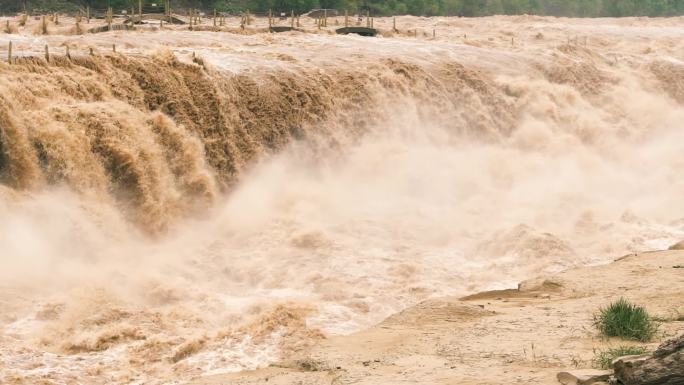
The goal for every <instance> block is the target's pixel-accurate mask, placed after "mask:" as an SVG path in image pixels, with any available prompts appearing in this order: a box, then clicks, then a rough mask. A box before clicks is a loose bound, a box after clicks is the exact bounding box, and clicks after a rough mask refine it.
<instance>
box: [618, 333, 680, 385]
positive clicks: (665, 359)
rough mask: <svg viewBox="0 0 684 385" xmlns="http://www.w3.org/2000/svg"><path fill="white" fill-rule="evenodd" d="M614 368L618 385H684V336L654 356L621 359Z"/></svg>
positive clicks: (664, 345)
mask: <svg viewBox="0 0 684 385" xmlns="http://www.w3.org/2000/svg"><path fill="white" fill-rule="evenodd" d="M613 368H614V370H615V375H614V377H615V380H616V383H618V384H622V385H684V334H682V335H681V336H679V337H677V338H674V339H671V340H668V341H666V342H665V343H663V344H662V345H660V346H659V347H658V349H657V350H656V351H655V352H654V353H653V354H652V355H643V356H627V357H620V358H618V359H616V360H615V361H613Z"/></svg>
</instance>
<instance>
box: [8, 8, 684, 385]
mask: <svg viewBox="0 0 684 385" xmlns="http://www.w3.org/2000/svg"><path fill="white" fill-rule="evenodd" d="M399 21H400V23H402V25H406V26H407V27H406V28H416V27H419V28H422V29H424V30H425V31H430V30H431V29H437V31H438V32H437V38H436V39H434V40H433V39H431V36H432V34H431V33H427V32H426V34H425V35H423V36H421V38H410V37H408V34H406V35H404V34H398V35H396V36H390V35H391V33H389V32H388V33H385V35H386V36H384V37H379V38H377V39H367V38H361V37H353V36H348V37H343V36H335V35H333V34H328V33H322V32H316V31H310V32H312V33H292V34H284V35H270V34H244V35H240V34H232V33H218V32H197V31H195V32H190V31H181V30H166V31H146V32H132V33H124V32H114V33H109V34H102V35H92V36H91V35H89V36H72V35H64V34H59V33H55V34H53V35H50V36H40V37H36V36H32V35H31V34H30V33H24V34H21V35H20V36H13V37H12V38H13V39H15V41H16V44H17V45H16V46H15V47H16V48H17V52H24V53H25V54H27V55H28V54H30V53H32V52H33V53H36V52H40V49H41V47H42V45H43V44H44V43H49V44H54V45H58V46H60V45H64V44H69V45H70V47H72V51H71V52H72V55H73V59H72V60H71V61H70V60H67V59H66V58H63V57H55V58H53V60H52V62H51V63H50V64H47V63H45V62H44V61H43V59H42V58H40V57H38V58H23V59H21V60H19V63H17V64H16V65H11V66H10V65H7V64H6V63H0V74H1V76H0V267H1V268H0V282H1V283H0V382H8V383H22V382H23V383H33V382H35V381H38V379H40V380H41V381H45V382H46V383H54V384H65V383H70V381H72V380H75V381H80V382H82V383H93V384H99V383H102V384H104V383H112V382H114V383H131V384H133V383H145V384H147V383H182V382H183V381H186V380H188V379H190V378H192V377H196V376H203V375H209V374H216V373H223V372H231V371H239V370H245V369H253V368H256V367H259V366H264V365H268V364H270V363H273V362H276V361H278V360H280V359H282V358H283V357H289V356H291V355H293V354H297V353H299V352H302V351H305V350H306V349H307V348H308V347H309V346H310V345H311V344H313V343H315V342H316V341H317V340H319V339H322V338H326V336H331V335H336V334H347V333H353V332H355V331H358V330H362V329H364V328H367V327H369V326H372V325H373V324H375V323H377V322H379V321H381V320H382V319H384V318H385V317H387V316H389V315H391V314H393V313H395V312H397V311H400V310H402V309H404V308H406V307H408V306H411V305H413V304H416V303H418V302H420V301H421V300H424V299H426V298H429V297H437V296H445V295H465V294H468V293H472V292H475V291H480V290H487V289H499V288H506V287H514V286H515V284H516V283H517V282H519V281H520V280H522V279H525V278H529V277H530V276H532V275H535V274H538V273H541V272H548V271H558V270H561V269H565V268H569V267H572V266H577V265H585V264H593V263H604V262H607V261H609V260H611V259H613V258H615V257H619V256H621V255H624V254H626V253H630V252H635V251H643V250H654V249H662V248H666V247H667V246H669V245H670V244H671V243H674V242H675V241H678V240H680V239H681V238H682V237H683V236H684V204H682V201H681V194H682V192H683V191H684V178H683V177H684V175H683V173H684V167H682V166H684V163H682V160H681V159H682V158H681V154H682V151H683V150H684V131H682V130H681V122H682V121H684V109H683V108H682V102H683V101H684V77H683V76H682V74H683V73H684V64H683V62H682V61H683V60H684V57H682V56H681V55H682V52H684V50H682V48H683V47H682V41H683V40H682V37H684V36H682V35H684V32H683V31H684V29H683V28H681V24H682V23H683V21H682V20H681V19H657V20H647V19H625V20H598V21H588V20H563V19H553V18H534V17H508V18H504V17H494V18H484V19H476V20H471V19H457V18H453V19H451V18H436V19H420V18H409V17H406V18H400V20H399ZM65 22H66V21H65ZM262 22H263V20H262ZM390 23H391V19H379V20H377V21H376V25H379V26H382V25H390ZM493 26H496V29H493ZM27 28H29V27H27ZM64 28H66V27H64ZM29 29H30V28H29ZM578 35H579V38H577V39H574V40H572V41H571V39H570V37H573V38H574V37H576V36H578ZM584 36H589V38H588V40H586V41H587V43H586V44H585V39H583V37H584ZM511 37H513V38H514V39H513V40H512V41H511ZM7 39H8V35H2V36H0V45H3V46H4V44H3V42H4V41H6V40H7ZM112 40H114V41H116V42H117V44H118V46H119V48H118V50H117V52H118V53H117V54H106V53H105V50H106V49H107V47H108V46H109V44H110V43H111V41H112ZM90 46H94V47H96V48H97V52H98V55H96V56H94V57H90V56H88V55H76V54H74V52H78V51H83V52H85V51H87V48H88V47H90ZM193 52H194V54H195V58H196V59H195V60H194V61H193V59H192V53H193Z"/></svg>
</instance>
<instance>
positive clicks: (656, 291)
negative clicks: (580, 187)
mask: <svg viewBox="0 0 684 385" xmlns="http://www.w3.org/2000/svg"><path fill="white" fill-rule="evenodd" d="M682 264H684V251H662V252H652V253H643V254H633V255H627V256H625V257H623V258H620V259H618V260H616V261H615V262H613V263H611V264H608V265H604V266H595V267H584V268H578V269H573V270H569V271H566V272H562V273H559V274H556V275H552V276H549V277H544V278H537V279H533V280H530V281H525V282H523V283H522V284H521V285H520V289H519V290H508V291H493V292H484V293H481V294H477V295H473V296H470V297H465V298H460V299H459V298H441V299H434V300H428V301H426V302H423V303H420V304H418V305H416V306H414V307H411V308H409V309H407V310H405V311H403V312H401V313H399V314H396V315H393V316H391V317H389V318H388V319H386V320H385V321H384V322H382V323H380V324H379V325H377V326H375V327H373V328H371V329H369V330H366V331H362V332H359V333H356V334H353V335H349V336H343V337H335V338H330V339H327V340H324V341H322V342H321V343H319V344H318V345H316V346H314V347H313V348H312V349H311V351H310V352H308V353H306V354H304V355H302V356H300V357H292V359H291V360H288V361H284V362H281V363H279V364H275V365H272V366H270V367H267V368H264V369H261V370H257V371H252V372H242V373H236V374H231V375H222V376H215V377H206V378H202V379H200V380H197V381H195V382H193V383H192V384H195V385H200V384H201V385H215V384H266V383H268V384H400V383H401V384H419V383H422V384H553V383H556V382H557V381H556V374H557V373H558V372H559V371H563V370H572V369H578V368H580V369H581V368H591V361H592V358H593V356H594V351H595V350H599V349H605V348H609V347H615V346H618V345H625V344H631V343H630V342H625V341H621V340H618V339H604V338H601V337H600V336H598V335H597V333H596V331H595V330H594V329H593V327H592V313H593V312H594V311H596V309H598V308H599V307H601V306H604V305H606V304H607V303H609V302H610V301H612V300H615V299H617V298H619V297H620V296H624V297H625V298H627V299H629V300H632V301H635V302H637V303H639V304H643V305H645V306H646V308H647V309H648V310H649V311H650V312H651V313H652V314H654V315H657V316H659V317H662V318H664V319H666V321H663V322H662V323H661V326H660V329H659V335H658V336H657V337H656V338H655V339H654V341H653V342H652V343H650V344H648V347H649V348H654V347H655V346H657V345H658V343H659V342H660V341H662V340H663V339H666V338H667V337H669V336H673V335H677V334H680V333H682V332H683V331H684V322H683V321H676V320H675V318H674V317H673V314H676V310H677V309H681V307H682V306H683V305H684V270H683V269H681V268H675V266H681V265H682Z"/></svg>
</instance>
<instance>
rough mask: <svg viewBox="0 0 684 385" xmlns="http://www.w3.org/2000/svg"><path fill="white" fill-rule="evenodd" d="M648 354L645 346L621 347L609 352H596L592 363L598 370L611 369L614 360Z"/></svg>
mask: <svg viewBox="0 0 684 385" xmlns="http://www.w3.org/2000/svg"><path fill="white" fill-rule="evenodd" d="M646 352H647V349H646V348H645V347H643V346H619V347H617V348H611V349H608V350H594V359H593V360H592V363H593V365H594V367H595V368H597V369H611V368H612V366H613V360H615V359H616V358H618V357H624V356H637V355H640V354H644V353H646Z"/></svg>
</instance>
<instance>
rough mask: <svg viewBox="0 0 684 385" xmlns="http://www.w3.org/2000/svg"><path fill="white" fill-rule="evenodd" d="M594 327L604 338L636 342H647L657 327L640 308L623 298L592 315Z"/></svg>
mask: <svg viewBox="0 0 684 385" xmlns="http://www.w3.org/2000/svg"><path fill="white" fill-rule="evenodd" d="M594 326H596V328H597V329H598V330H599V332H600V333H601V334H602V335H604V336H606V337H621V338H625V339H630V340H636V341H649V340H651V338H653V335H654V334H655V333H656V331H657V329H658V325H657V324H656V322H655V321H654V320H653V319H652V318H651V316H650V315H649V314H648V312H646V309H644V308H643V307H641V306H637V305H635V304H632V303H630V302H629V301H627V300H626V299H624V298H620V299H619V300H617V301H616V302H613V303H611V304H610V305H608V307H605V308H601V309H599V312H598V313H596V314H594Z"/></svg>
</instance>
